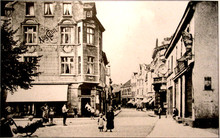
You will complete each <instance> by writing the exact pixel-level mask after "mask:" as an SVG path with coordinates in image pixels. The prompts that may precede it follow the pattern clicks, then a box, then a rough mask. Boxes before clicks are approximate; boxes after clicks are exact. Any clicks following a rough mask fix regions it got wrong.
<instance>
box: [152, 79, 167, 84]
mask: <svg viewBox="0 0 220 138" xmlns="http://www.w3.org/2000/svg"><path fill="white" fill-rule="evenodd" d="M166 80H167V79H166V78H165V77H156V78H154V82H153V83H154V84H158V83H166Z"/></svg>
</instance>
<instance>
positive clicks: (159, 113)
mask: <svg viewBox="0 0 220 138" xmlns="http://www.w3.org/2000/svg"><path fill="white" fill-rule="evenodd" d="M161 112H162V108H161V106H160V105H159V106H158V115H159V119H160V118H161Z"/></svg>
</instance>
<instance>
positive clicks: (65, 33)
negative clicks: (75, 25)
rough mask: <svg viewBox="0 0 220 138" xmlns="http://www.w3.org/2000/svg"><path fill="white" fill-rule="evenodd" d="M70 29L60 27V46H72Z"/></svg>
mask: <svg viewBox="0 0 220 138" xmlns="http://www.w3.org/2000/svg"><path fill="white" fill-rule="evenodd" d="M71 34H72V28H71V27H61V44H72V43H73V42H72V41H73V40H72V39H73V38H72V37H71Z"/></svg>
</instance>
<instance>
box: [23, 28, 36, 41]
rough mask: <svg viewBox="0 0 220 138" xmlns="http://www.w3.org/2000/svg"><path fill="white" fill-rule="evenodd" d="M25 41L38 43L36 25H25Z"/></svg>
mask: <svg viewBox="0 0 220 138" xmlns="http://www.w3.org/2000/svg"><path fill="white" fill-rule="evenodd" d="M24 41H25V44H36V43H37V27H36V26H24Z"/></svg>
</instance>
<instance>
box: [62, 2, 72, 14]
mask: <svg viewBox="0 0 220 138" xmlns="http://www.w3.org/2000/svg"><path fill="white" fill-rule="evenodd" d="M71 13H72V5H71V3H64V4H63V15H71Z"/></svg>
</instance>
